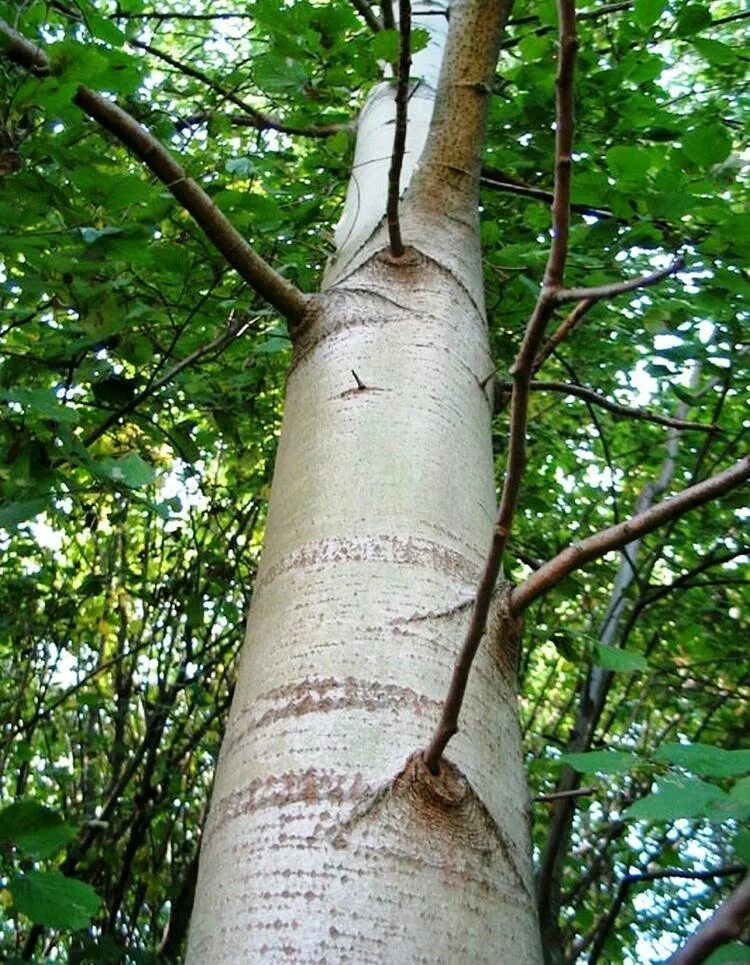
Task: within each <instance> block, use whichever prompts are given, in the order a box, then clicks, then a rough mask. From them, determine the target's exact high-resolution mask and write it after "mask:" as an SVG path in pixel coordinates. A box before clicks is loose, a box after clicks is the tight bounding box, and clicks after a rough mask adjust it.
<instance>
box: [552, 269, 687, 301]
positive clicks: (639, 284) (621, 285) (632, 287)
mask: <svg viewBox="0 0 750 965" xmlns="http://www.w3.org/2000/svg"><path fill="white" fill-rule="evenodd" d="M684 267H685V261H684V259H683V258H675V260H674V261H673V262H672V263H671V264H670V265H667V267H666V268H660V269H659V271H654V272H651V274H649V275H640V276H639V277H638V278H628V279H627V280H626V281H617V282H614V283H613V284H611V285H599V286H597V287H595V288H561V289H560V290H559V291H557V292H555V294H554V299H555V301H556V302H557V304H558V305H562V304H564V303H565V302H578V301H582V300H584V299H586V300H587V301H589V300H591V301H594V302H600V301H602V300H603V299H605V298H607V299H609V298H614V297H615V296H616V295H624V294H625V292H632V291H636V289H638V288H649V287H650V286H651V285H656V284H657V283H658V282H660V281H662V279H664V278H667V277H668V276H669V275H674V273H675V272H677V271H681V270H682V269H683V268H684Z"/></svg>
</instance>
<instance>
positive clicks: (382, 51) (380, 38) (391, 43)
mask: <svg viewBox="0 0 750 965" xmlns="http://www.w3.org/2000/svg"><path fill="white" fill-rule="evenodd" d="M400 46H401V34H400V33H399V32H398V30H379V31H378V32H377V33H376V34H375V36H374V37H373V38H372V39H371V40H370V49H371V50H372V53H373V54H374V56H375V57H376V58H377V59H378V60H385V61H387V62H388V63H393V62H394V61H396V60H398V53H399V49H400Z"/></svg>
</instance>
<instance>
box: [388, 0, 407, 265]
mask: <svg viewBox="0 0 750 965" xmlns="http://www.w3.org/2000/svg"><path fill="white" fill-rule="evenodd" d="M398 25H399V30H400V31H401V46H400V50H399V61H398V80H397V82H396V129H395V131H394V134H393V153H392V155H391V167H390V169H389V171H388V201H387V204H386V221H387V224H388V238H389V240H390V244H391V254H392V255H393V257H394V258H400V257H401V256H402V255H403V253H404V242H403V239H402V237H401V226H400V224H399V220H398V201H399V194H400V186H401V168H402V166H403V163H404V151H405V149H406V119H407V117H406V115H407V111H408V106H409V70H410V68H411V2H410V0H399V18H398Z"/></svg>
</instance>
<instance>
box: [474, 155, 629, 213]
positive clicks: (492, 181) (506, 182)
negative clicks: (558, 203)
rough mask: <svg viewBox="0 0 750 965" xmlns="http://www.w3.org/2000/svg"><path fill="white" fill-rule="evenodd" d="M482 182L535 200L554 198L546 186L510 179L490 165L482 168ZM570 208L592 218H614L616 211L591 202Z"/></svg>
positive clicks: (486, 186)
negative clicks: (596, 206) (597, 206)
mask: <svg viewBox="0 0 750 965" xmlns="http://www.w3.org/2000/svg"><path fill="white" fill-rule="evenodd" d="M480 183H481V184H482V186H483V187H485V188H490V189H491V190H493V191H502V192H504V193H505V194H517V195H519V196H520V197H522V198H533V199H534V200H535V201H545V202H547V203H548V204H551V202H552V198H553V194H552V192H551V191H546V190H545V189H544V188H535V187H533V186H532V185H530V184H524V183H523V181H517V180H516V179H515V178H513V179H510V178H509V177H508V175H506V174H505V173H504V172H503V171H495V170H493V169H492V168H488V167H483V168H482V174H481V177H480ZM570 210H571V211H575V212H576V214H586V215H588V216H589V217H591V218H602V219H604V218H607V219H609V218H614V213H613V212H612V211H610V210H609V209H608V208H595V207H594V206H593V205H590V204H576V203H574V204H571V206H570Z"/></svg>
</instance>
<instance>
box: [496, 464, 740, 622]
mask: <svg viewBox="0 0 750 965" xmlns="http://www.w3.org/2000/svg"><path fill="white" fill-rule="evenodd" d="M748 479H750V456H745V457H744V458H743V459H740V460H739V462H736V463H735V464H734V465H733V466H731V467H730V468H729V469H726V470H725V471H724V472H721V473H718V474H717V475H716V476H711V477H709V478H708V479H704V480H703V481H702V482H699V483H696V484H695V485H694V486H689V487H688V488H687V489H684V490H683V491H682V492H681V493H678V494H677V495H676V496H672V497H671V498H670V499H665V500H664V501H663V502H661V503H658V504H657V505H656V506H651V507H650V508H649V509H647V510H645V511H644V512H642V513H638V514H636V515H635V516H631V517H630V519H626V520H625V521H624V522H622V523H618V524H617V525H616V526H610V527H609V528H608V529H604V530H602V531H601V532H599V533H595V534H594V535H593V536H589V537H587V538H586V539H584V540H581V541H580V542H579V543H573V544H572V545H571V546H568V547H566V549H564V550H563V551H562V552H561V553H558V554H557V556H555V557H553V558H552V559H551V560H549V561H548V562H547V563H545V564H544V565H543V566H541V567H540V568H539V569H538V570H536V572H534V573H532V575H531V576H530V577H529V578H528V579H527V580H525V581H524V582H523V583H521V584H520V586H518V587H516V589H515V590H513V592H512V593H511V595H510V609H511V612H512V613H514V614H520V613H521V612H522V611H523V610H525V609H526V608H527V607H528V606H530V605H531V604H532V603H533V602H534V600H536V599H538V598H539V597H540V596H542V595H543V594H544V593H546V592H547V591H548V590H551V589H552V587H554V586H557V584H558V583H559V582H560V581H561V580H563V579H565V577H566V576H569V575H570V574H571V573H572V572H573V571H574V570H578V569H580V568H581V567H582V566H585V565H586V563H590V562H591V561H592V560H595V559H598V558H599V557H601V556H604V555H605V554H606V553H611V552H612V551H613V550H618V549H622V547H623V546H627V544H628V543H632V542H633V540H635V539H639V538H640V537H641V536H645V535H646V534H647V533H650V532H652V530H655V529H657V528H658V527H659V526H663V525H664V523H667V522H670V521H671V520H674V519H677V518H678V517H680V516H682V515H683V514H684V513H687V512H688V511H689V510H691V509H695V508H696V507H697V506H703V505H704V503H708V502H711V500H713V499H718V497H719V496H723V495H725V494H726V493H728V492H730V491H731V490H732V489H735V488H736V487H737V486H739V485H741V484H742V483H743V482H746V481H747V480H748Z"/></svg>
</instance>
